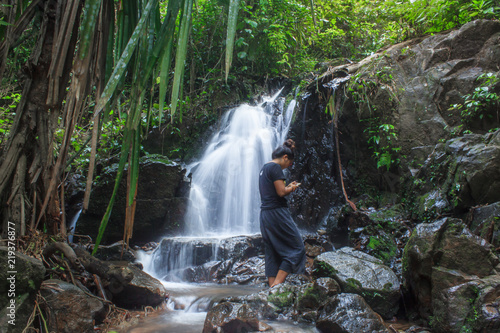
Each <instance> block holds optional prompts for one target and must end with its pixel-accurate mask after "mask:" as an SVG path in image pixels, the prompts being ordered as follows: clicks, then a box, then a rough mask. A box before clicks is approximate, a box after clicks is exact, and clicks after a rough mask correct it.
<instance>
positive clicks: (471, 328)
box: [431, 275, 500, 333]
mask: <svg viewBox="0 0 500 333" xmlns="http://www.w3.org/2000/svg"><path fill="white" fill-rule="evenodd" d="M432 302H433V307H434V312H433V317H432V322H431V324H432V327H433V329H434V330H435V331H436V332H464V331H465V332H491V333H493V332H499V331H500V312H499V311H500V275H491V276H488V277H485V278H483V279H477V278H475V279H469V280H468V281H465V282H464V283H457V284H456V285H453V286H451V287H449V288H445V289H441V290H438V291H436V292H433V295H432Z"/></svg>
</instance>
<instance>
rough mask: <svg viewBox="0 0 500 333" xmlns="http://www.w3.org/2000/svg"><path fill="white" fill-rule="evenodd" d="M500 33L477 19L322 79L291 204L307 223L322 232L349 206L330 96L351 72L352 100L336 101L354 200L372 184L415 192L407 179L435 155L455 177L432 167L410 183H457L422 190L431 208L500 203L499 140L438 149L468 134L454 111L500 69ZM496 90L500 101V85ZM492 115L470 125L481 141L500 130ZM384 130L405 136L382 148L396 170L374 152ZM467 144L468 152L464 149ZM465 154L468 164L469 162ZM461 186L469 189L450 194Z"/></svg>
mask: <svg viewBox="0 0 500 333" xmlns="http://www.w3.org/2000/svg"><path fill="white" fill-rule="evenodd" d="M499 36H500V22H498V21H493V20H479V21H474V22H470V23H467V24H466V25H464V26H463V27H461V28H460V29H459V30H455V31H452V32H443V33H441V34H436V35H434V36H430V37H427V38H419V39H415V40H412V41H408V42H405V43H401V44H397V45H394V46H391V47H389V48H387V49H384V50H382V51H380V52H378V53H376V54H374V55H372V56H370V57H369V58H367V59H365V60H363V61H361V62H360V63H357V64H348V65H342V66H338V67H335V68H332V69H331V70H329V71H328V72H327V73H325V74H323V75H322V76H320V77H319V78H317V79H316V80H314V82H312V83H311V85H310V86H309V87H308V89H307V91H306V92H305V93H304V95H303V96H302V100H301V101H300V103H299V111H298V112H297V115H296V120H295V122H294V124H293V125H292V128H291V131H290V136H291V137H292V138H293V139H294V140H295V141H296V144H297V148H298V158H297V159H296V163H295V164H294V166H293V167H292V168H291V176H290V179H294V180H295V179H299V181H301V182H302V186H301V187H300V188H299V190H298V191H297V192H295V193H294V195H293V197H292V198H291V200H290V208H291V210H292V213H293V215H294V216H296V218H295V219H296V221H297V223H298V224H299V225H300V226H302V227H306V228H314V227H316V226H318V225H319V224H320V223H322V222H323V221H324V220H325V219H326V218H328V217H329V216H330V215H331V214H332V213H333V214H334V213H335V211H336V210H338V206H339V205H340V204H343V203H344V202H345V200H344V199H343V195H342V191H340V176H339V170H338V162H337V160H336V152H337V149H336V147H335V140H334V138H335V135H334V131H333V125H332V122H330V120H331V116H330V115H329V114H328V112H325V109H326V104H327V101H326V100H325V98H324V96H329V95H330V94H331V93H332V88H331V87H332V85H331V84H330V83H331V82H333V81H334V80H335V79H338V78H343V77H345V76H346V75H351V79H350V80H349V81H348V82H347V83H346V84H347V86H346V87H344V88H345V89H343V90H345V91H347V92H348V94H349V99H347V100H342V98H341V97H339V96H337V95H340V94H336V96H337V97H336V100H335V104H336V105H342V107H341V108H340V110H339V113H340V116H339V121H338V129H339V131H338V134H339V145H340V147H339V153H340V158H341V165H342V171H343V175H344V183H345V185H346V190H347V194H348V195H350V196H351V197H353V196H356V195H361V193H366V187H367V186H369V187H375V188H376V189H377V190H384V191H390V192H398V191H399V190H400V189H402V188H403V189H408V188H409V185H410V183H405V184H404V186H403V187H402V186H401V183H400V179H401V178H402V177H401V176H403V179H407V178H408V179H410V178H411V176H412V173H413V174H415V173H417V172H418V171H419V170H420V165H422V164H424V163H425V161H426V159H427V158H428V157H429V155H430V154H431V153H433V151H434V154H433V157H432V158H433V159H434V160H435V161H436V162H438V163H440V162H443V159H448V162H447V163H448V164H447V165H446V166H445V167H446V170H443V172H448V173H447V174H446V177H444V179H439V178H437V177H432V172H433V171H432V170H428V171H424V170H422V171H421V172H420V174H418V175H417V176H418V177H417V179H410V180H409V182H412V181H416V183H417V184H416V185H418V186H421V185H420V183H421V182H422V181H425V182H426V183H428V184H429V186H431V185H433V184H434V182H436V180H440V181H442V182H444V181H445V180H446V179H448V177H450V178H449V181H448V182H447V183H439V185H440V188H439V189H438V190H437V191H435V192H432V191H431V190H427V191H425V192H422V193H420V195H421V196H422V197H421V198H420V201H422V202H424V203H425V205H426V207H431V206H432V207H433V209H434V210H435V211H438V213H437V214H439V211H446V210H450V207H451V209H455V208H456V209H460V210H462V212H463V211H465V210H466V209H468V208H470V207H472V206H474V205H479V204H486V203H490V204H491V203H494V202H497V201H499V199H498V195H499V194H498V193H499V191H495V188H498V186H499V185H498V184H499V181H498V177H500V176H499V173H498V172H494V170H498V167H499V164H498V160H499V159H500V157H499V153H498V143H497V139H495V140H493V139H492V140H489V141H488V140H487V141H486V142H483V143H482V145H479V142H478V141H477V140H476V139H472V138H470V137H469V136H468V135H466V136H464V138H463V139H455V141H454V142H450V141H448V142H447V144H446V145H442V146H438V147H436V143H438V142H439V140H442V141H447V140H450V139H452V138H453V137H455V136H457V135H460V134H459V133H460V131H461V130H462V131H463V129H464V128H461V129H460V128H459V126H460V125H461V124H462V120H461V111H460V110H457V109H452V110H449V109H450V107H451V106H452V105H454V104H463V103H464V99H463V96H465V95H467V94H471V93H473V92H474V89H475V88H476V87H477V86H478V85H479V83H480V82H479V81H477V78H478V77H479V76H480V75H481V74H484V73H489V72H497V71H498V68H499V66H500V42H499ZM360 87H361V88H360ZM495 92H496V93H497V94H500V87H499V86H498V85H496V86H495ZM490 111H491V112H490ZM490 111H487V112H486V114H485V117H484V118H483V119H479V118H477V119H476V118H474V119H471V120H470V122H469V123H468V124H467V129H468V130H470V131H472V132H473V133H477V135H478V140H480V139H482V135H484V134H485V133H486V132H487V131H488V130H491V129H494V128H498V127H500V123H499V119H498V117H497V116H496V110H490ZM489 116H493V117H491V118H490V117H489ZM382 124H390V125H392V126H394V133H397V136H398V137H397V139H392V140H390V141H388V142H383V143H382V144H384V145H387V146H388V147H390V149H389V153H390V156H389V157H390V160H391V161H392V163H391V164H390V165H389V166H388V167H387V168H385V167H382V168H377V160H376V158H375V157H374V150H373V149H372V148H370V146H373V145H372V144H371V143H369V142H368V141H369V139H370V138H371V136H373V135H379V134H381V133H376V134H370V133H374V132H370V131H378V129H379V127H378V126H379V125H382ZM370 126H372V127H373V128H371V129H370ZM382 134H383V133H382ZM382 137H383V136H382ZM471 139H472V141H470V143H469V140H471ZM458 141H462V142H463V143H464V145H462V146H460V147H457V146H456V145H455V144H458ZM392 148H395V149H398V150H399V152H397V153H396V152H395V151H392V150H391V149H392ZM438 152H443V153H445V155H444V156H441V153H438ZM379 153H380V151H379ZM465 156H468V158H467V159H466V160H465V161H462V160H461V159H462V158H463V157H465ZM398 159H399V163H398ZM434 166H436V164H435V163H434ZM478 166H480V167H479V168H478V169H477V167H478ZM464 171H465V172H466V174H464V173H463V172H464ZM424 174H425V176H424ZM454 177H456V178H457V180H458V181H457V182H455V179H454ZM485 180H490V181H485ZM455 183H458V184H459V185H460V188H452V187H450V186H452V185H455ZM431 187H432V186H431ZM407 201H408V202H410V203H411V202H413V201H415V202H417V201H418V200H417V199H416V198H408V199H407ZM332 207H333V208H334V209H332ZM415 209H418V208H415Z"/></svg>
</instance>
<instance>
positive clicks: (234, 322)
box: [203, 302, 271, 333]
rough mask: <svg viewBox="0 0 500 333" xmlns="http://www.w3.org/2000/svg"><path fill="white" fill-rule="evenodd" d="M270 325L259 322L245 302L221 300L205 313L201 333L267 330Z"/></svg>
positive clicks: (269, 328)
mask: <svg viewBox="0 0 500 333" xmlns="http://www.w3.org/2000/svg"><path fill="white" fill-rule="evenodd" d="M269 330H271V327H270V326H269V325H267V324H266V323H263V322H260V321H259V319H258V318H257V315H256V313H255V312H254V311H252V309H251V308H250V307H249V306H248V305H246V304H238V303H232V302H222V303H219V304H217V305H216V306H214V307H213V308H212V309H211V310H210V311H209V312H208V314H207V318H206V319H205V324H204V326H203V333H212V332H214V333H215V332H221V333H222V332H226V333H231V332H251V331H269Z"/></svg>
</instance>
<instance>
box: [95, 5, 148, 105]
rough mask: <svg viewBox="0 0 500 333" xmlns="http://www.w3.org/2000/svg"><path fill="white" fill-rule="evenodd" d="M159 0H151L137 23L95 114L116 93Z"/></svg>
mask: <svg viewBox="0 0 500 333" xmlns="http://www.w3.org/2000/svg"><path fill="white" fill-rule="evenodd" d="M157 2H158V0H149V2H148V3H147V5H146V7H145V8H144V12H143V14H142V16H141V19H140V20H139V22H138V23H137V26H136V27H135V30H134V32H133V34H132V36H131V37H130V40H129V41H128V43H127V46H125V49H124V50H123V53H122V55H121V57H120V60H118V63H117V64H116V66H115V69H114V70H113V73H112V74H111V77H110V78H109V80H108V83H107V84H106V87H105V88H104V91H103V92H102V94H101V97H100V98H99V100H98V102H97V105H96V107H95V110H94V113H95V114H98V113H99V112H101V110H102V109H103V108H104V106H106V104H107V103H108V101H109V100H110V98H111V96H113V94H114V93H115V90H116V87H117V86H118V83H119V82H120V80H121V79H122V76H123V75H124V73H125V70H126V69H127V64H128V62H129V61H130V58H131V57H132V54H133V53H134V50H135V48H136V47H137V44H138V43H139V37H140V35H141V32H142V30H143V28H144V27H145V26H146V24H145V23H146V21H147V18H148V17H149V14H151V11H152V10H153V9H154V8H155V6H156V3H157Z"/></svg>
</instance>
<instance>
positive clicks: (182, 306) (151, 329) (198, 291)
mask: <svg viewBox="0 0 500 333" xmlns="http://www.w3.org/2000/svg"><path fill="white" fill-rule="evenodd" d="M163 284H164V285H165V288H166V289H167V291H168V293H169V295H170V299H169V301H168V303H167V307H168V310H166V311H163V312H159V313H156V314H154V315H152V316H149V317H146V318H144V319H142V320H141V321H142V322H141V323H140V324H139V325H137V326H134V327H132V328H130V329H128V330H127V331H126V333H167V332H168V333H201V332H202V331H203V324H204V323H205V317H206V316H207V311H208V309H209V307H210V305H211V304H212V302H214V301H218V300H220V299H223V298H225V297H230V296H244V295H250V294H253V293H258V292H260V291H261V290H263V289H265V288H266V287H263V286H255V285H254V286H252V285H250V286H241V285H219V284H193V283H189V284H188V283H173V282H163ZM264 322H265V323H266V324H268V325H270V326H271V327H273V329H274V331H275V332H282V333H285V332H293V333H317V332H318V331H317V330H316V328H315V327H314V326H311V327H309V326H307V325H294V324H293V323H292V322H287V321H264Z"/></svg>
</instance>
